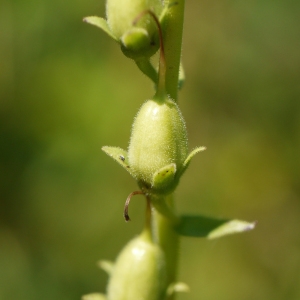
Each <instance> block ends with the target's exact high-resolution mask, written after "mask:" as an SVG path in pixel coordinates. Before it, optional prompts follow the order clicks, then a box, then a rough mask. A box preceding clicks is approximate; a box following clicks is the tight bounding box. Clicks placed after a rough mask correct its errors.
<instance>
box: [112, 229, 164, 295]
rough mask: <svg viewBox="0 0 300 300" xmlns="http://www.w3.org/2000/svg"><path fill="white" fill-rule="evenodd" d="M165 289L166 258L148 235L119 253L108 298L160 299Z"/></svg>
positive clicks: (133, 241)
mask: <svg viewBox="0 0 300 300" xmlns="http://www.w3.org/2000/svg"><path fill="white" fill-rule="evenodd" d="M165 292H166V270H165V257H164V253H163V252H162V250H161V249H160V247H159V246H158V245H156V244H154V243H153V242H152V241H151V239H150V237H148V236H147V235H145V234H142V235H140V236H138V237H137V238H135V239H133V240H131V241H130V242H129V243H128V244H127V245H126V246H125V248H124V249H123V250H122V252H121V253H120V254H119V256H118V258H117V261H116V263H115V265H114V268H113V271H112V274H111V277H110V280H109V283H108V288H107V299H108V300H135V299H136V300H137V299H143V300H159V299H164V294H165Z"/></svg>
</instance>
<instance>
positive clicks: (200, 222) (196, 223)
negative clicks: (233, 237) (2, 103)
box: [175, 215, 256, 239]
mask: <svg viewBox="0 0 300 300" xmlns="http://www.w3.org/2000/svg"><path fill="white" fill-rule="evenodd" d="M255 224H256V223H255V222H252V223H249V222H246V221H241V220H225V219H223V220H222V219H215V218H210V217H205V216H191V215H185V216H182V217H181V219H180V221H179V223H178V224H177V225H176V227H175V229H176V231H177V233H178V234H180V235H183V236H190V237H206V238H208V239H215V238H219V237H221V236H225V235H228V234H234V233H239V232H244V231H249V230H252V229H254V227H255Z"/></svg>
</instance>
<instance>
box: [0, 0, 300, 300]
mask: <svg viewBox="0 0 300 300" xmlns="http://www.w3.org/2000/svg"><path fill="white" fill-rule="evenodd" d="M104 7H105V4H104V1H103V0H101V1H95V0H93V1H58V0H51V1H50V0H41V1H36V0H29V1H21V0H2V1H1V3H0V85H1V88H0V197H1V199H0V299H8V300H15V299H22V300H27V299H28V300H32V299H43V300H50V299H51V300H53V299H60V300H64V299H65V300H71V299H80V297H81V295H82V294H86V293H90V292H95V291H102V292H103V291H104V290H105V285H106V281H107V276H106V274H105V273H104V272H103V271H101V270H99V269H98V268H97V267H96V261H97V260H99V259H111V260H113V259H114V258H115V257H116V255H117V253H118V252H119V250H120V249H121V248H122V247H123V246H124V244H125V243H126V242H127V241H128V240H129V239H131V238H132V237H133V236H134V235H136V234H138V233H139V231H140V230H141V227H142V224H143V213H144V202H143V201H139V199H138V198H137V199H135V200H134V201H132V203H131V207H130V210H131V211H130V213H131V217H132V219H133V221H132V222H131V223H128V224H125V222H124V220H123V217H122V211H123V205H124V201H125V199H126V197H127V195H128V194H129V193H130V192H132V191H133V190H135V189H136V188H137V187H136V184H135V182H134V181H133V179H131V178H130V176H129V175H128V174H127V173H126V172H125V171H124V170H123V169H121V168H120V167H119V166H118V165H117V164H116V163H114V162H113V161H112V160H111V159H110V158H108V157H107V156H106V155H105V154H104V153H102V152H101V146H103V145H111V146H120V147H123V148H126V147H127V145H128V140H129V136H130V127H131V123H132V120H133V118H134V116H135V114H136V112H137V110H138V108H139V107H140V105H141V104H142V103H143V101H144V100H145V99H147V98H148V97H151V96H152V95H153V89H152V84H151V83H150V82H149V80H148V79H147V78H146V77H144V76H143V75H140V72H139V71H138V70H137V68H136V66H135V65H134V63H133V62H132V61H130V60H128V59H126V58H125V57H123V55H122V53H121V51H120V49H119V47H118V46H117V45H116V44H115V43H114V42H113V41H111V40H110V39H109V38H108V37H107V36H106V35H105V34H104V33H102V32H101V31H100V30H97V29H96V28H93V27H92V26H89V25H87V24H84V23H82V18H83V17H84V16H88V15H95V14H96V15H100V16H104V14H105V12H104ZM299 13H300V2H299V1H292V0H288V1H277V0H275V1H274V0H273V1H270V0H268V1H267V0H265V1H264V0H262V1H221V0H216V1H206V0H204V1H187V5H186V16H185V28H184V41H183V42H184V44H183V61H184V65H185V71H186V83H185V86H184V88H183V90H182V91H181V93H180V105H181V108H182V111H183V115H184V116H185V119H186V122H187V127H188V132H189V137H190V147H191V148H192V147H195V146H200V145H205V146H207V151H205V152H204V153H201V154H199V155H198V156H197V157H196V158H195V159H194V160H193V162H192V164H191V166H190V169H189V170H188V172H187V173H186V175H185V176H184V177H183V179H182V181H181V185H180V187H179V188H178V191H177V193H176V194H177V195H176V198H177V208H178V211H179V212H181V213H189V212H190V213H191V212H192V213H199V214H204V215H210V216H216V217H222V218H223V217H226V218H231V217H232V218H240V219H245V220H249V221H253V220H258V226H257V228H256V229H255V231H253V232H250V233H246V234H242V235H236V236H230V237H227V238H222V239H220V240H217V241H206V240H201V239H192V238H182V243H181V260H180V272H179V280H181V281H184V282H187V283H188V284H189V285H190V287H191V292H190V293H189V294H185V295H180V296H179V297H178V299H182V300H184V299H193V300H197V299H204V300H215V299H221V300H240V299H246V300H247V299H249V300H252V299H256V300H267V299H272V300H286V299H289V300H293V299H300V232H299V231H300V184H299V178H300V157H299V156H300V101H299V99H300V19H299ZM133 300H134V299H133Z"/></svg>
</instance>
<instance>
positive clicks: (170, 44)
mask: <svg viewBox="0 0 300 300" xmlns="http://www.w3.org/2000/svg"><path fill="white" fill-rule="evenodd" d="M184 4H185V0H178V1H171V0H168V1H165V5H169V12H168V14H167V16H166V18H165V20H164V22H163V24H162V25H163V28H164V34H165V35H164V46H165V58H166V67H167V70H166V90H167V93H168V94H169V95H170V97H171V98H172V99H173V100H175V101H176V102H177V100H178V77H179V66H180V58H181V44H182V32H183V19H184Z"/></svg>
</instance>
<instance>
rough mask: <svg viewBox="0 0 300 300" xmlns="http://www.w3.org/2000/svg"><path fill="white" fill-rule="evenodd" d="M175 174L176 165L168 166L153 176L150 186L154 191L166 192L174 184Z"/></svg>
mask: <svg viewBox="0 0 300 300" xmlns="http://www.w3.org/2000/svg"><path fill="white" fill-rule="evenodd" d="M175 173H176V164H174V163H172V164H169V165H167V166H165V167H163V168H161V169H159V170H157V171H156V172H155V173H154V174H153V183H152V186H153V188H154V189H155V190H166V189H170V187H171V186H172V183H173V182H174V177H175Z"/></svg>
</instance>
